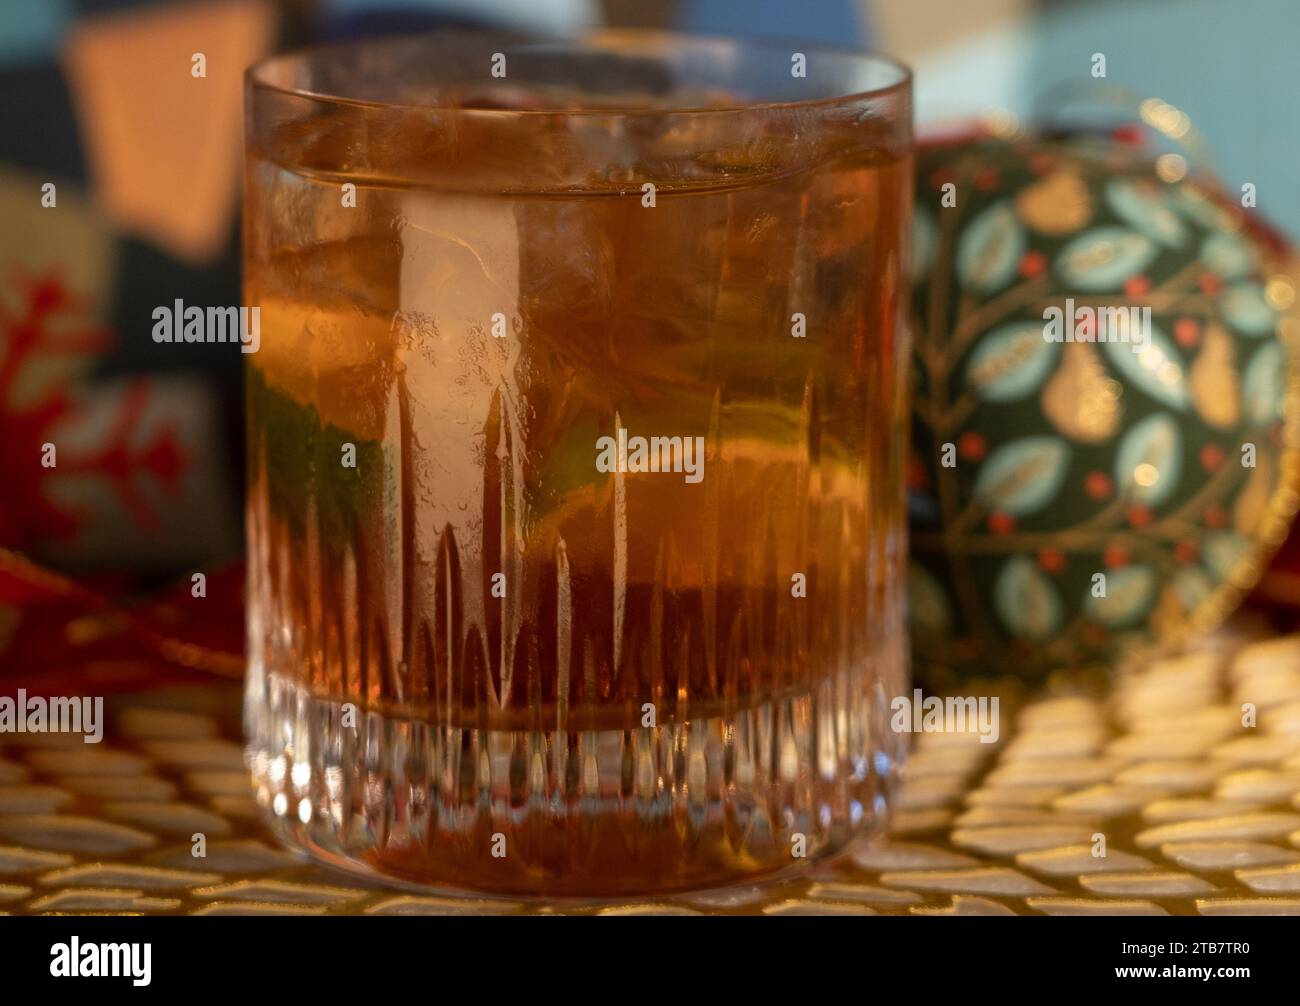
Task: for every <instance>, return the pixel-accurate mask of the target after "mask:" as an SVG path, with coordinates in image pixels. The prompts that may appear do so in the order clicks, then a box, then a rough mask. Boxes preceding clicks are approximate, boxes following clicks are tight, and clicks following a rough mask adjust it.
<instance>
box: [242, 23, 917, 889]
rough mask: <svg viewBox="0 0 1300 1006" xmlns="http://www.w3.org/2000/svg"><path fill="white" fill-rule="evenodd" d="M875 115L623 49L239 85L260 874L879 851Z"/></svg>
mask: <svg viewBox="0 0 1300 1006" xmlns="http://www.w3.org/2000/svg"><path fill="white" fill-rule="evenodd" d="M799 57H801V58H802V65H800V58H799ZM801 70H802V75H801V73H800V71H801ZM909 87H910V84H909V80H908V77H907V74H906V71H905V70H903V69H902V68H900V67H898V66H896V65H895V64H892V63H889V62H887V61H884V60H880V59H877V58H874V57H865V56H857V55H852V54H844V53H835V52H823V51H817V50H806V49H805V50H803V51H802V52H800V53H798V54H796V53H795V52H794V51H793V50H792V49H791V48H790V47H783V46H778V45H768V44H740V43H734V42H729V41H721V40H710V39H687V38H683V37H676V36H669V35H661V34H653V33H621V32H609V33H599V34H596V35H593V36H591V37H585V38H583V39H581V40H575V41H568V42H563V43H558V42H547V43H538V42H527V41H519V40H506V39H501V38H492V37H486V36H481V35H463V36H461V35H435V36H431V37H421V38H410V39H405V40H401V41H390V42H383V43H367V44H360V45H352V46H345V47H340V48H332V49H331V48H327V49H321V50H315V51H312V52H311V53H308V54H305V55H290V56H285V57H279V58H276V59H272V60H270V61H269V62H267V63H264V64H262V65H261V66H259V67H256V68H254V69H253V70H252V71H250V74H249V77H248V83H247V141H248V142H247V162H246V203H245V215H244V246H245V248H244V250H245V299H246V302H247V304H249V305H256V306H259V307H260V308H261V323H262V338H261V348H260V350H259V352H257V353H256V354H253V355H250V356H249V358H248V368H247V419H248V497H247V522H248V558H249V563H248V642H249V668H248V678H247V697H246V720H247V729H248V750H249V758H250V763H251V766H252V772H253V778H254V785H255V788H256V793H257V798H258V802H259V803H260V804H261V805H262V806H263V807H264V808H265V811H266V813H267V814H268V816H269V818H270V819H271V821H272V822H273V826H274V827H275V829H276V831H277V832H278V834H280V835H281V836H282V837H283V839H284V840H285V841H286V842H288V843H290V844H292V845H296V846H298V847H301V848H303V849H306V850H309V851H310V852H312V853H313V854H315V855H317V856H319V857H321V858H323V859H325V860H327V861H329V862H332V863H334V864H336V865H341V866H344V867H348V868H351V869H355V870H361V871H364V872H367V873H370V874H377V875H380V876H385V877H389V878H399V879H402V880H405V881H413V882H416V883H420V884H425V885H430V886H445V885H454V886H462V887H471V888H478V889H483V890H490V891H498V892H509V893H512V894H531V895H555V896H559V895H602V894H609V895H613V894H629V893H647V892H654V891H667V890H675V889H682V888H687V887H696V886H705V885H715V884H720V883H725V882H728V881H732V880H736V879H740V878H744V877H748V876H754V875H758V874H763V873H769V872H772V871H776V870H779V869H782V868H788V867H794V866H798V865H800V864H801V863H805V862H810V861H814V860H817V859H820V858H824V857H825V856H827V855H829V854H831V853H833V852H834V851H836V850H838V849H840V848H842V847H843V846H844V845H845V844H846V843H848V842H849V841H850V840H851V839H854V838H856V837H858V836H862V835H865V834H868V833H871V832H873V831H874V830H878V829H879V828H880V826H881V824H882V822H883V820H884V816H885V814H886V811H887V809H888V804H889V802H890V799H891V793H892V790H893V785H894V780H895V775H896V766H897V761H898V755H899V750H898V748H899V739H898V737H897V735H895V734H893V733H891V732H890V730H889V727H888V722H889V699H890V697H892V696H894V695H898V694H901V693H902V692H903V690H904V687H905V679H906V655H905V640H904V634H903V626H902V620H901V603H902V587H903V569H902V563H903V552H904V534H905V527H904V509H903V477H902V472H901V469H902V464H903V460H902V459H903V451H904V437H905V429H906V419H907V417H906V404H907V403H906V395H905V386H906V356H907V337H906V330H905V327H904V323H903V320H902V312H903V310H904V306H905V303H906V288H905V281H906V276H905V270H906V264H907V261H906V260H907V254H908V252H907V231H908V226H909V214H910V192H911V170H912V161H911V109H910V90H909ZM602 438H608V439H602ZM611 444H612V445H613V447H612V452H611V451H610V450H609V449H610V445H611ZM693 448H698V450H694V451H693V450H692V449H693ZM602 449H605V450H606V453H605V454H604V457H603V459H602ZM654 468H657V469H659V470H647V469H654Z"/></svg>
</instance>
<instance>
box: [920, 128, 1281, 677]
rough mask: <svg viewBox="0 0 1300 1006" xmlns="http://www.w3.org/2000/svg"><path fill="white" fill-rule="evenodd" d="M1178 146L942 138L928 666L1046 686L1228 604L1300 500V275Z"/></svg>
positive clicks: (933, 334) (927, 341) (1250, 579)
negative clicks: (1167, 151)
mask: <svg viewBox="0 0 1300 1006" xmlns="http://www.w3.org/2000/svg"><path fill="white" fill-rule="evenodd" d="M1181 165H1182V162H1181V161H1170V160H1169V159H1168V158H1164V159H1160V158H1153V157H1152V155H1151V154H1150V153H1149V152H1144V151H1142V150H1141V149H1139V148H1137V147H1134V146H1126V145H1123V144H1120V143H1117V142H1114V141H1103V140H1100V139H1097V138H1087V139H1084V138H1078V137H1076V138H1070V139H1060V140H1041V139H1040V140H1035V139H1021V140H1014V141H1013V140H999V139H979V140H972V141H967V142H961V143H956V144H947V145H943V146H938V147H934V148H932V149H929V150H923V151H922V154H921V156H920V159H919V163H918V171H917V205H916V229H915V236H914V260H915V261H914V284H915V285H914V294H915V319H914V339H915V359H916V384H915V400H914V402H915V405H914V409H915V421H914V424H913V442H912V459H911V469H910V473H909V509H910V515H911V536H912V537H911V542H912V549H911V560H910V566H909V585H908V587H909V600H910V618H911V625H912V639H913V655H914V661H915V664H916V667H917V670H918V673H919V674H920V675H921V677H922V678H923V679H925V678H927V677H930V679H931V680H934V678H935V677H936V676H938V675H940V674H942V673H943V672H945V671H947V672H955V673H966V672H974V673H984V672H990V671H991V672H999V673H1004V674H1005V673H1016V674H1021V675H1024V676H1026V677H1034V676H1040V675H1043V674H1046V673H1048V672H1051V671H1053V670H1056V669H1058V668H1062V667H1065V668H1068V667H1075V666H1080V665H1085V664H1091V663H1095V662H1096V661H1099V660H1109V659H1114V658H1115V657H1117V656H1118V655H1120V654H1121V653H1124V652H1128V651H1131V650H1132V649H1134V648H1135V647H1136V648H1146V647H1149V646H1151V645H1156V644H1160V643H1162V642H1168V641H1170V640H1172V639H1174V638H1176V637H1179V636H1182V635H1185V634H1187V633H1189V632H1192V631H1196V630H1200V629H1204V628H1207V627H1209V626H1210V625H1212V624H1213V623H1214V622H1216V621H1217V620H1219V619H1221V618H1222V617H1223V616H1224V615H1225V614H1226V613H1227V612H1228V611H1229V610H1230V609H1231V608H1232V607H1233V606H1234V605H1235V604H1236V603H1237V601H1238V600H1239V599H1240V598H1241V596H1242V595H1243V593H1244V592H1245V591H1246V590H1247V589H1248V588H1249V587H1250V586H1251V585H1252V584H1253V583H1254V581H1255V580H1256V578H1257V577H1258V576H1259V574H1260V572H1261V570H1262V566H1263V563H1264V561H1265V560H1266V558H1267V556H1268V554H1269V553H1270V552H1271V551H1272V549H1273V548H1275V547H1276V546H1277V545H1278V544H1280V543H1281V541H1282V539H1283V538H1284V537H1285V534H1286V530H1287V527H1288V525H1289V522H1290V518H1291V516H1292V515H1293V513H1294V512H1295V510H1296V508H1297V502H1298V501H1300V497H1298V496H1297V492H1296V488H1297V484H1298V477H1300V426H1298V424H1297V422H1296V409H1297V397H1298V393H1297V382H1296V377H1295V374H1294V373H1293V369H1292V366H1291V359H1292V354H1291V353H1290V352H1289V351H1288V343H1289V342H1290V335H1291V332H1292V331H1293V328H1294V326H1295V321H1294V319H1292V318H1291V317H1290V315H1289V313H1288V312H1289V309H1290V307H1291V304H1292V302H1293V301H1294V299H1295V281H1294V280H1293V279H1292V277H1291V276H1289V275H1288V274H1287V273H1286V271H1285V266H1284V259H1283V257H1281V256H1280V254H1279V252H1278V250H1277V249H1276V248H1275V247H1274V246H1273V245H1271V244H1270V242H1267V241H1265V240H1263V239H1261V238H1260V237H1259V236H1258V232H1257V231H1256V230H1255V229H1253V227H1252V226H1251V225H1250V222H1249V221H1248V219H1247V217H1246V213H1245V211H1243V209H1242V208H1241V207H1240V206H1239V205H1237V204H1235V203H1233V202H1230V201H1229V200H1227V199H1226V198H1224V197H1223V196H1222V194H1221V193H1220V192H1219V190H1218V189H1217V188H1216V187H1214V186H1212V184H1210V183H1206V182H1200V181H1196V180H1193V179H1188V178H1184V177H1182V172H1181Z"/></svg>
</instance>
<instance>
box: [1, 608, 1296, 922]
mask: <svg viewBox="0 0 1300 1006" xmlns="http://www.w3.org/2000/svg"><path fill="white" fill-rule="evenodd" d="M1005 684H1006V688H1005V693H1006V697H1007V698H1006V702H1004V704H1003V707H1002V729H1001V736H1000V737H999V740H998V742H997V743H995V744H987V743H980V742H979V741H978V739H977V738H976V737H975V736H974V735H972V734H923V735H920V736H919V737H918V738H917V739H916V744H915V746H914V750H913V753H912V756H911V758H910V759H909V761H908V764H907V768H906V770H905V773H904V779H905V781H904V786H903V791H902V797H901V800H900V806H899V810H898V813H897V814H896V816H895V821H894V826H893V829H892V831H891V835H890V837H889V838H888V839H887V840H885V841H882V842H879V843H877V844H875V845H872V846H868V847H866V848H860V849H857V850H853V851H851V852H849V853H848V854H846V855H845V856H843V857H841V858H840V859H839V860H837V861H835V862H832V863H829V864H824V865H821V866H818V867H816V868H813V869H810V870H808V871H806V872H803V873H800V874H797V875H795V876H794V877H792V878H790V879H783V880H780V881H774V882H768V883H763V884H756V885H747V886H742V887H735V888H728V889H723V890H713V891H704V892H696V893H690V894H680V895H674V896H672V897H667V898H659V899H645V900H636V901H618V902H608V901H606V902H594V901H593V902H576V903H575V902H564V903H562V904H547V903H538V902H525V901H508V900H499V899H480V898H476V897H473V896H471V895H468V894H465V893H463V892H457V893H453V892H449V893H447V894H446V895H445V896H430V895H411V894H405V893H402V892H400V891H395V890H393V889H386V888H380V887H372V886H367V885H366V884H364V883H361V882H358V881H357V880H355V879H354V878H351V877H345V876H343V875H341V874H339V873H336V872H333V871H331V870H329V869H326V868H324V867H321V866H317V865H314V864H311V863H307V862H304V861H302V860H300V859H297V858H295V857H294V856H291V855H290V854H288V853H286V852H284V851H283V850H281V849H279V848H277V847H276V846H275V844H274V842H273V841H272V840H271V839H270V838H269V837H268V834H267V832H266V831H265V829H264V828H263V827H262V825H261V823H260V820H259V812H258V809H257V807H256V805H255V804H254V802H253V799H252V797H251V795H250V789H249V783H248V777H247V774H246V772H245V770H244V766H243V750H242V746H241V743H240V739H239V738H240V732H239V731H240V727H239V701H240V699H239V693H238V689H237V688H236V687H235V686H233V685H230V684H227V683H224V682H223V683H215V682H214V683H213V684H211V685H201V686H190V687H183V688H171V689H167V690H159V691H154V692H147V693H141V694H135V695H130V696H119V697H117V698H115V699H113V700H111V702H110V705H109V708H108V711H109V719H110V729H109V732H108V734H107V736H106V737H105V740H104V742H103V743H101V744H99V745H94V746H91V745H86V744H84V743H82V742H81V739H80V738H79V737H72V738H69V737H67V736H62V737H60V736H57V735H54V736H51V735H15V734H4V735H0V912H8V913H16V914H44V913H75V914H91V913H96V914H97V913H114V914H116V913H124V912H125V913H146V914H171V915H184V914H200V915H201V914H353V913H356V914H421V915H424V914H429V915H441V914H480V913H488V912H491V913H500V912H508V913H519V914H542V913H546V914H554V913H558V912H563V913H581V914H611V915H621V914H640V913H659V914H688V913H743V914H755V913H763V914H771V915H780V914H850V915H870V914H882V915H909V914H910V915H989V914H997V915H1006V914H1013V913H1014V914H1047V915H1078V914H1088V915H1095V914H1106V915H1113V914H1142V915H1148V914H1166V913H1167V914H1177V915H1189V914H1201V915H1232V914H1243V913H1244V914H1290V915H1300V636H1289V637H1285V638H1275V639H1264V640H1258V639H1256V640H1249V639H1246V640H1243V639H1242V637H1241V635H1240V634H1239V633H1238V634H1232V633H1228V634H1221V635H1220V636H1217V637H1215V638H1214V639H1212V640H1210V641H1208V642H1206V643H1205V644H1203V645H1202V648H1200V649H1198V650H1195V651H1193V652H1189V653H1187V654H1184V655H1182V656H1178V657H1172V658H1165V659H1161V660H1158V661H1155V662H1152V663H1149V664H1147V665H1145V666H1142V667H1138V668H1135V669H1132V670H1130V671H1128V672H1127V673H1125V674H1123V675H1121V676H1120V677H1119V678H1118V680H1117V681H1116V683H1115V684H1113V685H1111V686H1108V687H1106V688H1104V689H1100V690H1094V691H1093V692H1091V693H1090V692H1089V690H1088V688H1087V687H1085V686H1084V685H1083V684H1082V683H1070V682H1066V683H1058V684H1056V685H1054V686H1051V687H1049V688H1048V689H1046V690H1044V691H1043V692H1041V693H1038V694H1033V695H1029V696H1022V695H1021V694H1020V692H1019V690H1018V689H1017V687H1016V686H1015V685H1014V683H1012V682H1010V681H1008V682H1006V683H1005ZM1243 710H1245V711H1243ZM1252 710H1253V715H1254V723H1255V725H1254V726H1243V719H1244V720H1246V721H1247V722H1249V721H1250V719H1251V715H1250V714H1251V711H1252ZM195 833H202V834H203V835H205V836H206V843H207V850H206V851H207V855H206V857H205V858H195V857H194V856H193V855H191V836H193V835H194V834H195ZM1099 836H1104V838H1103V840H1102V841H1099V838H1098V837H1099ZM1103 843H1104V853H1105V854H1104V855H1099V854H1098V853H1099V852H1101V851H1102V848H1103Z"/></svg>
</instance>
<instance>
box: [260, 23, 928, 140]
mask: <svg viewBox="0 0 1300 1006" xmlns="http://www.w3.org/2000/svg"><path fill="white" fill-rule="evenodd" d="M448 37H462V38H479V39H484V40H486V39H499V40H502V41H503V42H505V41H511V42H513V43H514V44H515V47H516V48H521V49H523V50H530V49H531V50H535V51H542V50H545V49H547V48H552V47H565V46H567V47H571V48H572V49H574V50H576V51H581V49H582V47H583V46H585V45H589V44H590V43H592V42H596V41H599V40H609V41H620V40H621V41H632V40H636V39H642V40H654V41H656V42H657V43H659V44H660V45H673V46H679V47H681V46H698V47H699V48H701V49H704V48H707V47H710V46H730V47H733V48H734V49H748V50H751V51H752V50H758V51H764V50H766V51H781V52H784V53H796V52H800V53H805V54H815V55H823V56H830V57H833V58H835V59H837V60H841V61H844V62H845V64H846V65H857V66H858V67H867V66H874V67H877V68H884V69H886V70H887V71H889V72H890V73H891V74H892V76H893V79H891V80H889V81H888V82H887V83H885V84H882V85H880V86H878V87H871V88H866V89H860V90H859V89H845V90H844V91H843V93H837V94H829V95H822V96H819V97H815V98H806V99H801V100H794V101H789V100H784V101H783V100H765V99H761V98H759V99H755V100H753V101H746V100H741V101H737V102H735V103H727V104H719V105H689V104H681V105H675V104H672V103H671V102H669V103H666V104H659V105H646V106H636V105H632V106H591V107H584V106H582V105H577V106H573V107H566V108H559V107H547V108H476V107H473V106H465V105H458V104H454V103H450V102H439V101H431V102H404V101H384V100H378V99H374V98H362V97H356V96H348V95H346V94H336V93H332V92H331V91H328V90H315V89H312V88H303V87H292V86H289V85H286V84H283V83H280V82H278V81H275V80H272V79H271V77H270V74H271V72H272V71H274V70H276V69H278V68H281V67H287V66H290V65H292V64H293V63H295V62H298V63H301V62H304V61H305V60H307V59H308V58H310V57H313V56H321V55H324V54H326V53H329V52H335V51H337V52H343V51H348V50H353V51H355V50H358V49H362V48H366V47H375V48H378V47H382V46H386V45H395V44H400V43H406V44H412V43H418V42H419V41H420V40H422V39H436V38H448ZM912 77H913V75H912V69H911V67H909V66H908V65H907V64H906V63H904V62H903V61H902V60H899V59H897V58H895V57H893V56H890V55H888V54H887V53H884V52H880V51H878V50H874V49H857V48H853V47H850V46H837V45H828V44H823V43H821V42H805V41H802V40H797V39H783V38H746V37H742V36H729V35H709V34H695V33H691V32H681V31H670V30H664V29H657V28H605V27H597V28H593V29H590V30H586V31H581V32H575V33H573V34H570V35H564V36H558V37H548V36H534V37H528V36H520V35H512V34H510V33H508V32H503V31H501V30H499V29H490V28H484V29H465V28H442V29H435V30H433V31H427V32H418V33H415V34H412V35H385V36H377V37H374V38H365V39H357V40H351V41H344V42H323V43H317V44H314V45H308V46H300V47H297V48H294V49H289V50H286V51H284V52H280V53H274V54H272V55H270V56H266V57H264V58H262V59H260V60H258V61H257V62H256V63H253V64H251V65H250V66H249V67H248V68H247V69H245V71H244V83H245V86H246V87H247V88H249V89H251V90H254V91H257V92H262V93H268V94H278V95H282V96H284V97H289V98H295V99H298V100H303V101H310V102H313V103H316V104H319V105H323V106H332V107H343V108H347V107H352V108H357V109H363V110H364V109H371V110H391V111H415V112H436V113H439V114H441V115H453V116H455V115H464V116H495V117H518V118H545V117H556V116H559V117H567V116H574V117H605V118H611V119H628V120H633V119H640V118H666V117H669V116H709V115H734V114H736V113H750V114H754V113H763V112H769V111H770V112H789V111H799V110H802V109H815V108H825V107H833V106H836V105H852V104H859V103H863V102H870V101H878V100H880V99H882V98H891V97H897V96H899V95H906V94H908V93H909V92H910V90H911V86H912ZM340 90H341V89H340Z"/></svg>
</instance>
